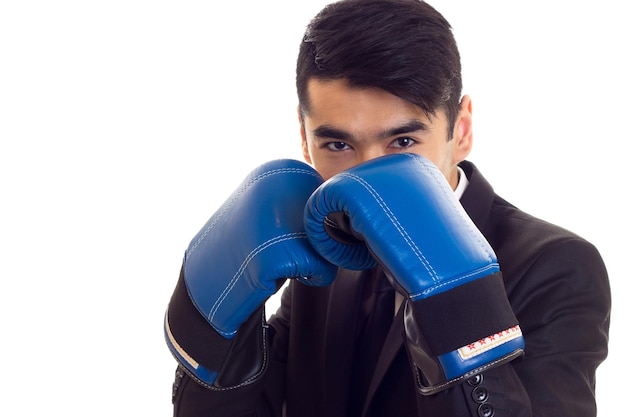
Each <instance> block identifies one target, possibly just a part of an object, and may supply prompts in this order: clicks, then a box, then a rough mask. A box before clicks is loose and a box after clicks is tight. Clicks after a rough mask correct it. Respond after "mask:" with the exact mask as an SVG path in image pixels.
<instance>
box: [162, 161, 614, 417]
mask: <svg viewBox="0 0 626 417" xmlns="http://www.w3.org/2000/svg"><path fill="white" fill-rule="evenodd" d="M461 167H462V169H463V170H464V171H465V173H466V175H467V177H468V179H469V185H468V187H467V189H466V190H465V192H464V194H463V197H462V199H461V203H462V205H463V206H464V207H465V209H466V211H467V212H468V214H469V215H470V217H471V218H472V220H473V221H474V223H475V224H476V225H477V227H478V228H479V229H480V230H481V232H482V233H483V234H484V235H485V237H486V238H487V240H488V241H489V242H490V244H491V245H492V247H493V248H494V250H495V252H496V254H497V256H498V260H499V263H500V268H501V271H502V274H503V278H504V284H505V288H506V291H507V295H508V297H509V301H510V303H511V306H512V307H513V310H514V312H515V314H516V315H517V318H518V320H519V322H520V326H521V328H522V331H523V334H524V337H525V343H526V349H525V356H524V357H522V358H518V359H516V360H514V361H513V362H510V363H508V364H505V365H503V366H500V367H498V368H495V369H491V370H489V371H486V372H484V373H483V374H481V375H479V376H477V377H475V378H473V379H471V380H469V381H465V382H463V383H461V384H458V385H456V386H454V387H452V388H450V389H447V390H446V391H443V392H440V393H437V394H434V395H429V396H423V395H420V394H418V393H416V390H415V381H414V379H415V375H414V371H413V369H412V366H411V361H410V360H409V356H408V354H407V351H406V350H405V349H404V334H403V323H402V314H399V315H398V316H396V318H395V319H394V321H393V323H392V325H391V329H390V331H389V334H388V335H387V336H386V339H385V342H384V345H383V348H382V349H383V350H382V354H381V356H380V359H379V361H378V363H377V364H376V366H375V370H374V375H373V377H372V381H371V384H370V386H369V391H368V395H367V399H366V401H365V404H364V407H363V408H364V411H363V414H362V415H363V416H371V417H373V416H394V417H399V416H422V417H438V416H490V415H495V416H498V417H504V416H559V417H567V416H576V417H586V416H595V415H596V405H595V393H594V391H595V371H596V368H597V366H598V365H599V364H600V363H601V362H602V361H603V360H604V359H605V358H606V355H607V344H608V328H609V313H610V289H609V283H608V277H607V273H606V268H605V266H604V264H603V262H602V259H601V257H600V255H599V254H598V252H597V251H596V249H595V248H594V246H592V245H591V244H590V243H588V242H587V241H585V240H584V239H582V238H581V237H579V236H577V235H575V234H573V233H571V232H569V231H566V230H564V229H562V228H559V227H557V226H554V225H552V224H549V223H546V222H544V221H541V220H539V219H537V218H534V217H532V216H530V215H528V214H526V213H524V212H522V211H520V210H519V209H517V208H516V207H514V206H512V205H511V204H509V203H507V202H506V201H504V200H503V199H502V198H500V197H498V196H497V195H495V193H494V191H493V189H492V187H491V186H490V185H489V183H488V182H487V181H486V180H485V179H484V177H483V176H482V175H481V174H480V173H479V172H478V170H477V169H476V168H475V166H474V165H472V164H471V163H469V162H463V163H462V164H461ZM376 274H381V271H380V270H379V269H374V270H370V271H362V272H355V271H347V270H340V271H339V273H338V274H337V278H336V280H335V282H334V283H333V284H332V285H330V286H328V287H324V288H315V287H308V286H305V285H302V284H300V283H298V282H297V281H292V282H291V283H290V284H289V286H288V287H287V288H286V289H285V291H284V293H283V296H282V300H281V301H282V302H281V307H280V309H279V310H278V312H277V313H276V315H274V316H273V317H272V318H271V319H270V320H269V325H270V332H271V337H270V340H271V346H270V347H269V348H268V350H269V352H270V361H269V366H268V367H267V370H266V372H265V373H264V375H263V376H262V377H261V378H259V379H258V380H256V381H255V382H253V383H250V384H247V385H245V386H243V387H240V388H237V389H233V390H227V391H221V392H215V391H210V390H208V389H206V388H203V387H200V386H199V385H197V384H196V383H195V382H193V381H192V380H190V379H189V378H188V377H187V376H186V375H185V374H183V373H182V372H179V373H178V378H177V380H176V383H175V395H174V404H175V413H177V415H180V416H187V415H194V416H199V415H206V416H218V415H220V416H221V415H224V416H237V415H239V416H281V415H287V416H294V417H306V416H324V417H333V416H337V417H339V416H342V417H344V416H348V415H349V412H348V396H349V390H350V384H351V369H352V361H353V359H354V357H355V355H354V349H355V348H354V346H355V340H356V334H357V323H358V318H359V313H358V312H359V306H360V302H361V293H362V291H363V283H364V282H366V280H368V279H372V277H373V276H374V275H376ZM476 302H477V303H488V302H489V300H485V299H477V300H476ZM381 337H385V335H384V334H383V335H381ZM357 417H358V416H357Z"/></svg>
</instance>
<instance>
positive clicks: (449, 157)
mask: <svg viewBox="0 0 626 417" xmlns="http://www.w3.org/2000/svg"><path fill="white" fill-rule="evenodd" d="M308 92H309V98H310V106H309V111H308V113H307V114H305V115H303V120H300V123H301V134H302V151H303V155H304V158H305V160H306V161H307V162H309V163H310V164H312V165H313V167H314V168H315V169H316V170H317V171H318V172H319V173H320V175H322V177H323V178H324V179H325V180H326V179H328V178H330V177H332V176H333V175H335V174H337V173H339V172H341V171H344V170H346V169H348V168H350V167H353V166H355V165H357V164H359V163H361V162H365V161H367V160H370V159H373V158H376V157H379V156H382V155H387V154H392V153H400V152H411V153H416V154H420V155H422V156H424V157H426V158H428V159H429V160H430V161H432V162H433V163H434V164H435V165H437V167H438V168H439V169H440V170H441V172H443V174H444V175H445V177H446V178H447V179H448V182H450V185H451V186H452V188H456V185H457V182H458V175H457V168H456V165H457V164H458V163H459V162H460V161H462V160H463V159H465V157H466V156H467V154H468V153H469V151H470V150H471V145H472V130H471V101H470V99H469V97H464V98H463V100H462V102H461V106H460V107H461V109H460V111H459V116H458V117H457V121H456V124H455V128H454V135H453V138H452V140H448V122H447V118H446V116H445V113H444V112H443V111H441V110H439V111H437V112H436V114H435V116H431V118H430V119H429V118H428V117H427V116H426V114H425V113H424V111H423V110H422V109H421V108H419V107H418V106H416V105H414V104H412V103H410V102H408V101H406V100H403V99H401V98H399V97H397V96H394V95H393V94H390V93H388V92H386V91H384V90H381V89H377V88H355V87H351V86H350V85H349V84H348V83H347V82H346V81H345V80H343V79H338V80H332V81H319V80H317V79H311V80H310V81H309V84H308Z"/></svg>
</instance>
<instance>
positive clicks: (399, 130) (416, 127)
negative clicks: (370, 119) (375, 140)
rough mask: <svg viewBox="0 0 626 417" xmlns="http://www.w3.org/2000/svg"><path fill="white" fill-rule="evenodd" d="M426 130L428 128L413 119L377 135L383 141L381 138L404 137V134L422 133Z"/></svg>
mask: <svg viewBox="0 0 626 417" xmlns="http://www.w3.org/2000/svg"><path fill="white" fill-rule="evenodd" d="M427 129H428V128H427V126H426V124H425V123H423V122H420V121H419V120H416V119H413V120H409V121H408V122H406V123H403V124H401V125H399V126H395V127H392V128H389V129H385V130H383V131H382V132H381V133H380V134H379V135H378V137H379V138H381V139H383V138H388V137H391V136H397V135H404V134H406V133H415V132H419V131H423V130H427Z"/></svg>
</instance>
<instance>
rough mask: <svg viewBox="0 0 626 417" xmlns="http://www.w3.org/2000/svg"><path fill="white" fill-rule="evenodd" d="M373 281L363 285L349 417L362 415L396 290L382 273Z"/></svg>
mask: <svg viewBox="0 0 626 417" xmlns="http://www.w3.org/2000/svg"><path fill="white" fill-rule="evenodd" d="M372 278H374V279H376V280H377V282H372V283H370V284H371V285H369V286H368V285H366V287H365V288H364V293H363V297H362V300H363V302H364V303H365V304H364V305H365V311H364V312H363V314H364V315H365V317H363V322H364V324H363V328H362V331H361V333H360V335H359V337H358V339H357V344H356V347H355V358H354V364H353V371H352V390H351V396H350V401H351V407H350V409H351V411H352V413H351V415H355V416H357V415H360V414H361V411H362V407H363V404H364V402H365V398H366V396H367V391H368V389H369V385H370V382H371V380H372V374H373V373H374V369H375V367H376V363H377V362H378V357H379V356H380V351H381V349H382V346H383V344H384V343H385V338H386V337H387V333H388V332H389V327H390V326H391V322H392V321H393V316H394V304H395V291H394V290H393V288H392V287H391V285H390V284H389V282H388V281H387V277H386V276H385V275H384V274H383V273H382V272H381V273H379V274H376V275H375V276H374V277H372ZM368 304H370V305H371V308H369V306H368Z"/></svg>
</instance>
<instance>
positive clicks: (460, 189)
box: [454, 166, 469, 200]
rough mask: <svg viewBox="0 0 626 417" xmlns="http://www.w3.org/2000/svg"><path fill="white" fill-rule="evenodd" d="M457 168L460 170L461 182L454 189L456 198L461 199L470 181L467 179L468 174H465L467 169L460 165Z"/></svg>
mask: <svg viewBox="0 0 626 417" xmlns="http://www.w3.org/2000/svg"><path fill="white" fill-rule="evenodd" d="M456 168H457V170H458V171H459V183H458V184H457V186H456V188H455V189H454V194H455V195H456V198H458V199H459V200H460V199H461V196H462V195H463V193H464V192H465V189H466V188H467V186H468V185H469V181H468V180H467V175H465V171H463V170H462V169H461V167H459V166H457V167H456Z"/></svg>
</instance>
